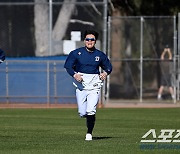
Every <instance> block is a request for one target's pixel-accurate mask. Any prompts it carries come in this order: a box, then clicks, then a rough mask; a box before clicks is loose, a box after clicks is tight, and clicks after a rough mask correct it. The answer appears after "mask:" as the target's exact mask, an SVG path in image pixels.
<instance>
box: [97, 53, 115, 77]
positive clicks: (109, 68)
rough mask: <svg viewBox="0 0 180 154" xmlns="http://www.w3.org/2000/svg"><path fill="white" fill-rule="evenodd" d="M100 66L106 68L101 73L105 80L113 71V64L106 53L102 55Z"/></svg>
mask: <svg viewBox="0 0 180 154" xmlns="http://www.w3.org/2000/svg"><path fill="white" fill-rule="evenodd" d="M100 66H101V68H102V69H103V70H104V72H102V73H100V75H99V77H100V79H101V80H105V79H106V78H107V76H108V75H109V74H110V73H111V72H112V64H111V62H110V60H109V59H108V57H107V56H106V55H105V54H104V55H103V56H102V60H101V65H100Z"/></svg>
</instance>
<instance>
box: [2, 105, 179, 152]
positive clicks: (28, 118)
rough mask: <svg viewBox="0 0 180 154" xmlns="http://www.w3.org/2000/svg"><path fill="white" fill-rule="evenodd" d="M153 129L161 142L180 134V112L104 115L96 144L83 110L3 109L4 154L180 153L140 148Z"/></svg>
mask: <svg viewBox="0 0 180 154" xmlns="http://www.w3.org/2000/svg"><path fill="white" fill-rule="evenodd" d="M152 128H154V129H156V133H157V136H158V135H159V134H160V130H161V129H176V130H177V129H180V108H175V109H98V110H97V115H96V125H95V128H94V133H93V137H94V138H93V141H85V140H84V139H85V134H86V126H85V119H81V118H79V117H78V114H77V109H0V154H31V153H32V154H101V153H102V154H111V153H112V154H141V153H149V154H153V153H157V154H161V153H162V154H171V153H180V149H175V148H173V149H153V150H152V149H142V148H140V147H141V145H142V143H140V140H141V137H142V136H143V135H144V134H145V133H146V132H147V131H148V130H150V129H152ZM154 144H156V145H157V143H154ZM163 144H165V143H163ZM170 144H171V145H172V144H173V143H169V145H170ZM176 145H177V143H176ZM179 145H180V143H179Z"/></svg>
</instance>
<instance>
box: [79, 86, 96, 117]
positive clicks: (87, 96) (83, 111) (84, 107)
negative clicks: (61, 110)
mask: <svg viewBox="0 0 180 154" xmlns="http://www.w3.org/2000/svg"><path fill="white" fill-rule="evenodd" d="M99 96H100V89H94V90H82V91H80V90H79V89H78V88H77V89H76V99H77V104H78V113H79V115H80V116H81V117H83V116H85V115H94V114H95V113H96V107H97V104H98V101H99Z"/></svg>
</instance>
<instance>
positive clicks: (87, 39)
mask: <svg viewBox="0 0 180 154" xmlns="http://www.w3.org/2000/svg"><path fill="white" fill-rule="evenodd" d="M85 41H96V39H95V38H85Z"/></svg>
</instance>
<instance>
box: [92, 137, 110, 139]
mask: <svg viewBox="0 0 180 154" xmlns="http://www.w3.org/2000/svg"><path fill="white" fill-rule="evenodd" d="M110 138H113V137H93V140H104V139H110Z"/></svg>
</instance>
